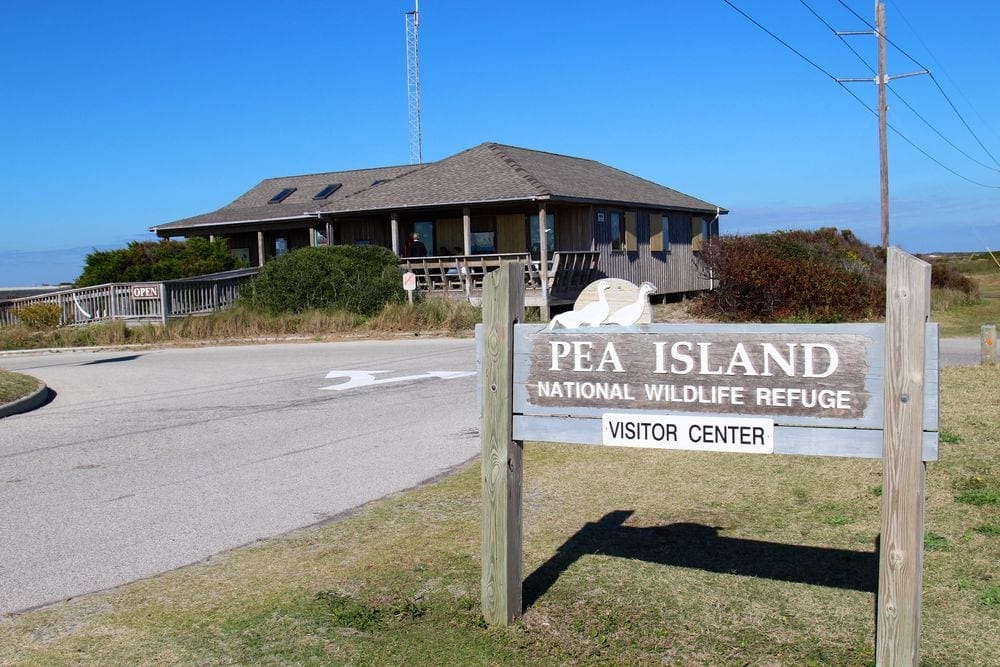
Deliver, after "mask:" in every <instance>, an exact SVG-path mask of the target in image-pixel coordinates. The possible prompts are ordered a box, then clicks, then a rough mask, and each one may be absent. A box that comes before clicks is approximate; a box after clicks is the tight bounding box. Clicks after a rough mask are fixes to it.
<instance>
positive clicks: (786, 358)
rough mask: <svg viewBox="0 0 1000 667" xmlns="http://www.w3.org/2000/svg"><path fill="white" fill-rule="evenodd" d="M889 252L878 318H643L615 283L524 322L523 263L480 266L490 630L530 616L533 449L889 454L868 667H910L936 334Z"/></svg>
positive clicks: (900, 260)
mask: <svg viewBox="0 0 1000 667" xmlns="http://www.w3.org/2000/svg"><path fill="white" fill-rule="evenodd" d="M887 255H888V261H887V276H886V324H885V325H881V324H849V325H797V326H793V325H760V324H757V325H749V324H740V325H700V324H699V325H656V324H642V322H648V320H645V319H643V314H642V313H643V312H644V309H645V308H646V307H647V306H648V304H644V302H643V300H644V299H645V295H643V294H641V291H642V288H640V287H636V286H634V285H632V286H631V288H628V290H625V291H626V292H629V293H632V291H634V293H635V300H634V301H633V302H632V303H628V299H627V298H625V299H622V300H620V301H619V302H618V303H617V304H616V303H614V302H613V300H612V299H609V297H608V294H609V293H610V292H612V291H613V285H612V284H611V282H610V281H609V280H608V279H604V280H601V281H598V282H597V283H595V284H594V285H591V286H590V287H588V288H587V290H585V292H587V291H588V290H589V293H588V294H587V295H585V296H583V297H582V298H581V299H578V300H577V303H576V304H575V305H574V308H573V310H572V311H569V312H568V313H565V314H564V315H565V317H563V316H557V317H556V318H553V321H552V322H550V323H549V324H548V325H521V324H517V322H519V321H523V319H524V280H523V268H522V267H521V266H519V265H518V264H516V263H510V264H507V265H505V266H502V267H501V268H500V269H499V270H497V271H494V272H493V273H491V274H489V275H488V276H487V277H486V280H485V281H484V287H485V289H484V298H483V324H482V325H480V326H478V327H477V328H476V338H477V361H478V364H479V373H480V383H481V404H482V419H481V425H480V435H481V439H482V476H481V482H482V498H483V521H482V530H483V540H482V611H483V617H484V618H485V620H486V622H487V623H490V624H509V623H511V622H512V621H513V620H514V619H515V618H517V617H518V616H520V614H521V612H522V608H521V580H522V576H521V575H522V572H521V567H522V562H521V539H522V525H521V524H522V521H521V515H522V456H523V443H524V441H525V440H542V441H550V442H563V443H580V444H593V445H626V446H633V447H656V448H661V449H703V450H709V451H739V452H747V453H764V454H766V453H776V454H781V453H788V454H817V455H827V456H859V457H870V458H878V457H881V458H882V480H883V482H882V507H881V534H880V545H881V548H880V551H879V585H878V600H877V603H876V615H877V619H878V620H877V624H876V638H875V643H876V646H875V649H876V663H877V664H880V665H917V664H919V662H920V652H919V647H920V641H919V640H920V592H921V581H922V560H923V515H924V463H923V462H924V461H927V460H933V459H936V458H937V430H938V339H937V335H938V334H937V327H936V325H934V324H929V323H928V322H927V319H928V316H929V313H930V265H929V264H927V263H926V262H923V261H921V260H918V259H916V258H914V257H911V256H910V255H907V254H906V253H904V252H903V251H901V250H898V249H896V248H890V249H889V250H888V253H887ZM619 291H621V290H619ZM616 314H617V315H616ZM609 321H610V322H613V323H614V324H613V326H606V325H604V323H606V322H609ZM602 325H604V326H602ZM991 344H992V338H991Z"/></svg>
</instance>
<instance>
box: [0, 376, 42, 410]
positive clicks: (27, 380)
mask: <svg viewBox="0 0 1000 667" xmlns="http://www.w3.org/2000/svg"><path fill="white" fill-rule="evenodd" d="M39 386H40V383H39V382H38V380H36V379H35V378H33V377H30V376H28V375H22V374H21V373H12V372H10V371H5V370H0V405H3V404H4V403H10V402H11V401H16V400H17V399H19V398H24V397H25V396H27V395H28V394H30V393H32V392H34V391H36V390H37V389H38V387H39Z"/></svg>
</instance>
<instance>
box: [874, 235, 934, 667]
mask: <svg viewBox="0 0 1000 667" xmlns="http://www.w3.org/2000/svg"><path fill="white" fill-rule="evenodd" d="M930 282H931V267H930V264H928V263H926V262H924V261H921V260H919V259H917V258H916V257H913V256H911V255H908V254H907V253H905V252H903V251H902V250H899V249H898V248H889V251H888V263H887V271H886V304H885V328H886V332H885V338H886V340H885V350H886V351H885V357H886V359H885V430H884V431H883V440H882V520H881V524H882V525H881V537H880V548H879V575H878V618H877V621H876V637H875V663H876V664H878V665H884V666H888V665H892V666H897V665H918V664H920V592H921V588H922V579H923V576H922V572H923V557H924V542H923V540H924V472H925V466H924V462H923V460H922V457H921V438H922V434H923V418H924V385H925V384H926V380H927V378H925V377H924V375H925V372H924V359H925V350H924V347H925V336H924V331H925V325H926V322H927V318H928V317H929V316H930V293H931V288H930Z"/></svg>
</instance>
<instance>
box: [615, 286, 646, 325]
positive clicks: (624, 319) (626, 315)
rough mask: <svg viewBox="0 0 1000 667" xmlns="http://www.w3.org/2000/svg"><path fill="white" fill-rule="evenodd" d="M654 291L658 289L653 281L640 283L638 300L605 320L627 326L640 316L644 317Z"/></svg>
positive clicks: (636, 320)
mask: <svg viewBox="0 0 1000 667" xmlns="http://www.w3.org/2000/svg"><path fill="white" fill-rule="evenodd" d="M654 291H656V285H654V284H653V283H643V284H642V285H640V286H639V296H638V297H637V298H636V300H635V301H633V302H632V303H630V304H628V305H627V306H622V307H621V308H619V309H618V310H616V311H615V312H613V313H611V315H609V316H608V319H607V320H605V324H620V325H622V326H626V327H627V326H631V325H633V324H635V323H636V322H638V321H639V318H640V317H642V311H643V310H645V308H646V303H647V299H648V297H649V295H650V294H652V293H653V292H654Z"/></svg>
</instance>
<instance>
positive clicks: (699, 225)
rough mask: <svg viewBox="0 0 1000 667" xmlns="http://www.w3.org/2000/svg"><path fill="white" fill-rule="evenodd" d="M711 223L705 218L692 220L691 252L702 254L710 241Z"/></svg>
mask: <svg viewBox="0 0 1000 667" xmlns="http://www.w3.org/2000/svg"><path fill="white" fill-rule="evenodd" d="M708 235H709V222H708V220H706V219H705V218H691V250H692V252H701V251H702V249H703V248H704V247H705V241H707V240H708Z"/></svg>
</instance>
